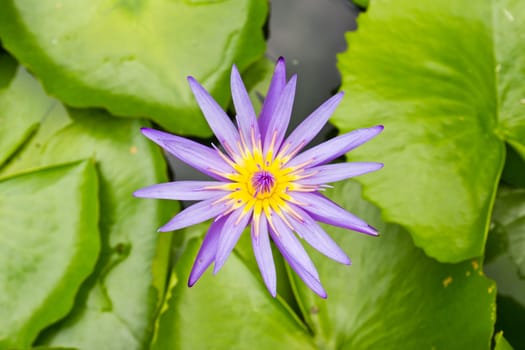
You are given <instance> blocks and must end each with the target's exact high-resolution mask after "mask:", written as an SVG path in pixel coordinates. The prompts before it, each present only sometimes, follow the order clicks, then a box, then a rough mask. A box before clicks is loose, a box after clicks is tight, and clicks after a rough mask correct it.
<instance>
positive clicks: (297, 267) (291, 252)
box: [270, 215, 326, 298]
mask: <svg viewBox="0 0 525 350" xmlns="http://www.w3.org/2000/svg"><path fill="white" fill-rule="evenodd" d="M272 220H273V224H274V226H275V230H277V232H275V231H274V230H273V229H272V228H270V235H271V236H272V239H273V241H274V242H275V245H276V246H277V248H278V249H279V251H280V252H281V254H282V255H283V257H284V258H285V259H286V261H288V263H289V264H290V267H291V268H292V269H293V270H294V271H295V272H297V274H298V275H299V277H301V279H302V280H303V281H304V283H306V285H307V286H308V287H310V289H312V290H313V291H314V292H315V293H316V294H317V295H319V296H320V297H322V298H326V292H325V290H324V288H323V286H322V285H321V282H320V281H319V274H318V273H317V270H316V269H315V266H314V264H313V263H312V260H310V257H309V256H308V254H307V253H306V251H305V250H304V248H303V246H302V245H301V243H300V242H299V240H298V239H297V238H296V237H295V235H294V234H293V233H292V231H290V229H289V228H288V226H286V224H284V222H282V220H281V219H280V218H279V217H278V216H277V215H274V216H273V217H272Z"/></svg>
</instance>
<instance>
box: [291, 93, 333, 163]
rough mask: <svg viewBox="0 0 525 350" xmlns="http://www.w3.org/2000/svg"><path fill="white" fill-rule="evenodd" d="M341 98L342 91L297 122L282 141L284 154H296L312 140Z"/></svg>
mask: <svg viewBox="0 0 525 350" xmlns="http://www.w3.org/2000/svg"><path fill="white" fill-rule="evenodd" d="M342 98H343V92H339V93H338V94H336V95H334V96H332V97H331V98H330V99H328V100H327V101H326V102H324V103H323V104H322V105H321V106H319V108H317V109H316V110H315V111H314V112H313V113H312V114H310V116H308V118H306V119H305V120H304V121H303V122H302V123H301V124H299V126H298V127H297V128H296V129H295V130H294V131H293V132H292V133H291V134H290V136H288V138H287V139H286V141H285V143H284V146H283V147H286V150H287V151H286V154H290V153H292V154H297V152H299V151H300V150H301V149H302V148H303V147H304V146H306V145H307V144H308V143H309V142H310V141H312V139H313V138H314V137H315V136H316V135H317V134H318V133H319V131H320V130H321V129H322V128H323V126H324V125H325V124H326V122H327V121H328V119H329V118H330V116H331V115H332V113H333V112H334V110H335V109H336V108H337V106H338V105H339V102H341V99H342Z"/></svg>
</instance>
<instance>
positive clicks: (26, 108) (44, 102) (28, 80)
mask: <svg viewBox="0 0 525 350" xmlns="http://www.w3.org/2000/svg"><path fill="white" fill-rule="evenodd" d="M28 101H31V102H30V103H28ZM53 103H54V100H52V99H50V98H48V97H47V96H45V94H44V93H43V90H42V87H41V86H40V84H38V82H37V81H35V80H34V79H33V78H32V77H31V76H30V75H29V74H28V73H27V72H26V71H25V69H23V68H22V67H19V66H18V64H17V63H16V61H15V60H14V59H12V58H11V57H9V56H7V55H6V54H2V53H0V126H1V127H0V166H2V165H3V163H4V162H5V161H6V160H7V159H9V157H11V156H12V155H13V154H14V152H15V151H16V150H17V149H18V148H19V147H20V146H21V145H22V144H23V143H24V141H26V140H27V139H28V138H29V136H30V135H31V134H32V133H34V132H35V131H36V129H37V128H38V125H39V122H40V121H41V120H42V119H43V118H44V116H45V115H46V113H47V112H48V111H49V109H50V108H51V107H52V105H53Z"/></svg>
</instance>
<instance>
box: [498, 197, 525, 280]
mask: <svg viewBox="0 0 525 350" xmlns="http://www.w3.org/2000/svg"><path fill="white" fill-rule="evenodd" d="M492 221H493V224H494V226H495V227H498V228H499V229H500V230H503V232H504V234H505V242H506V244H505V248H506V249H505V250H506V251H507V252H508V255H509V257H510V258H511V259H512V261H513V262H514V264H516V267H517V270H518V272H519V274H520V275H521V277H522V278H523V279H525V189H511V188H503V189H501V190H500V191H499V192H498V196H497V198H496V204H495V206H494V215H493V218H492Z"/></svg>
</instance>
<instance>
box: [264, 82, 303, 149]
mask: <svg viewBox="0 0 525 350" xmlns="http://www.w3.org/2000/svg"><path fill="white" fill-rule="evenodd" d="M296 83H297V76H296V75H294V76H293V77H292V78H291V79H290V81H289V82H288V84H286V86H285V87H284V90H283V92H282V93H281V96H280V97H279V100H278V102H277V105H276V106H275V110H274V111H273V114H272V116H271V118H270V122H269V123H268V129H267V130H266V135H265V136H264V144H263V150H264V152H265V153H268V151H269V150H270V148H271V147H272V146H273V152H274V154H277V151H278V150H279V147H281V143H282V142H283V139H284V135H285V134H286V129H288V124H289V123H290V117H291V115H292V107H293V101H294V97H295V85H296Z"/></svg>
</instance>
